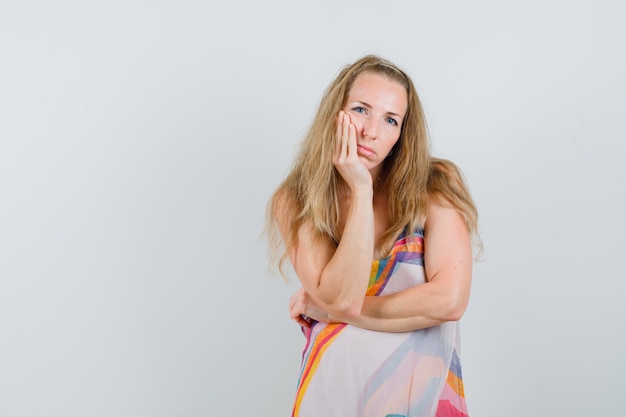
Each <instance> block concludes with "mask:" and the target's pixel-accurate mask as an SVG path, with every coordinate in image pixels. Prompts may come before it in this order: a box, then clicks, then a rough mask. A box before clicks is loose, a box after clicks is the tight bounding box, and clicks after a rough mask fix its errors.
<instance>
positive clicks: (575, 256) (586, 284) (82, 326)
mask: <svg viewBox="0 0 626 417" xmlns="http://www.w3.org/2000/svg"><path fill="white" fill-rule="evenodd" d="M625 17H626V6H624V3H623V2H621V1H618V0H615V1H608V0H605V1H598V0H589V1H571V0H570V1H565V0H563V1H550V0H545V1H532V0H531V1H487V0H482V1H440V2H435V1H400V0H399V1H388V2H383V1H373V0H366V1H363V0H362V1H355V0H352V1H330V0H324V1H314V2H311V1H308V2H304V1H296V0H273V1H252V0H243V1H230V2H206V1H184V0H183V1H169V2H166V1H147V0H146V1H138V0H125V1H106V2H105V1H28V0H21V1H17V0H16V1H11V0H1V1H0V416H3V417H22V416H24V417H26V416H28V417H34V416H65V417H69V416H116V417H126V416H128V417H130V416H142V417H143V416H146V417H148V416H149V417H152V416H155V417H160V416H163V417H174V416H175V417H205V416H218V415H219V416H221V415H235V414H236V415H248V416H268V417H270V416H271V417H274V416H287V415H290V412H291V405H292V404H291V403H292V399H293V396H294V393H295V385H296V378H297V375H298V367H299V363H300V354H301V350H302V348H303V347H304V338H303V336H302V334H301V333H300V331H299V329H298V328H297V325H295V323H293V322H291V321H290V320H289V317H288V309H287V303H288V299H289V296H290V295H291V294H292V293H293V292H294V291H295V290H296V289H297V288H298V285H297V279H295V278H293V277H292V278H291V283H290V284H287V283H285V282H283V280H282V279H281V278H280V277H278V276H271V275H268V274H267V273H266V270H267V266H268V263H267V260H266V245H265V242H264V240H263V238H262V237H260V236H261V232H262V229H263V224H264V211H265V205H266V201H267V199H268V197H269V196H270V194H271V193H272V191H273V190H274V189H275V187H276V186H277V185H278V183H279V182H280V181H281V179H282V178H283V177H284V175H285V174H286V172H287V171H288V169H289V167H290V165H291V163H292V161H293V157H294V154H295V152H296V150H297V147H298V143H299V141H300V140H301V138H302V136H303V135H304V132H305V131H306V129H307V127H308V125H309V123H310V121H311V119H312V117H313V114H314V112H315V109H316V106H317V104H318V103H319V100H320V98H321V95H322V92H323V90H324V89H325V88H326V86H327V85H328V83H329V82H330V81H331V80H332V78H333V77H334V76H335V75H336V74H337V72H338V71H339V69H340V68H341V67H342V66H344V65H346V64H348V63H351V62H352V61H354V60H356V59H357V58H359V57H360V56H362V55H364V54H366V53H375V54H379V55H381V56H383V57H385V58H388V59H390V60H392V61H394V62H395V63H397V64H398V65H399V66H401V67H402V68H403V69H405V70H406V71H407V72H408V73H409V74H410V75H411V76H412V77H413V79H414V81H415V84H416V86H417V88H418V91H419V93H420V96H421V99H422V101H423V103H424V107H425V111H426V114H427V118H428V123H429V129H430V133H431V137H432V142H433V151H434V154H435V155H437V156H440V157H444V158H449V159H451V160H453V161H454V162H456V163H457V164H458V165H460V167H461V168H462V169H463V171H464V173H465V175H466V177H467V180H468V182H469V184H470V187H471V189H472V191H473V194H474V197H475V199H476V201H477V204H478V207H479V210H480V216H481V217H480V231H481V234H482V238H483V241H484V244H485V252H484V254H483V256H482V260H481V261H480V262H479V263H477V264H476V266H475V269H474V282H473V289H472V296H471V302H470V306H469V309H468V311H467V313H466V315H465V317H464V318H463V320H462V337H463V350H462V361H463V365H464V369H463V371H464V380H465V387H466V395H467V403H468V407H469V410H470V414H471V415H472V416H480V417H496V416H504V415H506V416H509V417H528V416H535V417H539V416H556V415H568V416H600V415H624V413H626V410H625V408H624V405H623V404H624V403H623V401H622V400H620V398H621V395H623V391H624V388H625V385H624V375H625V374H626V360H625V358H624V352H626V340H625V338H626V331H625V330H624V319H625V318H626V314H625V313H624V310H623V302H622V300H623V299H624V292H625V290H626V285H625V284H624V281H625V279H626V266H625V253H626V243H625V239H624V232H625V231H626V228H625V221H624V216H625V213H626V210H625V208H626V207H625V204H624V200H625V198H626V191H625V190H626V187H625V185H624V181H625V180H626V168H625V167H624V166H625V156H626V152H625V151H626V145H625V141H626V127H625V124H624V115H625V114H626V83H625V82H624V75H625V74H626V60H625V54H624V50H626V48H625V40H626V26H624V19H625Z"/></svg>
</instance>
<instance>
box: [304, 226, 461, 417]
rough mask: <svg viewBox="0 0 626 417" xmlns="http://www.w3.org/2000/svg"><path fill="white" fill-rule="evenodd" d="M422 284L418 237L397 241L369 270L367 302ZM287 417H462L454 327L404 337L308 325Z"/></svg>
mask: <svg viewBox="0 0 626 417" xmlns="http://www.w3.org/2000/svg"><path fill="white" fill-rule="evenodd" d="M423 283H425V274H424V235H423V233H422V231H418V232H416V233H415V234H414V236H413V238H408V237H406V236H404V235H403V236H401V237H400V238H399V239H398V240H397V241H396V243H395V245H394V248H393V250H392V252H391V254H390V256H388V257H387V258H384V259H381V260H376V261H374V262H373V263H372V272H371V275H370V282H369V288H368V291H367V295H370V296H378V295H388V294H392V293H394V292H398V291H402V290H404V289H407V288H410V287H413V286H415V285H420V284H423ZM314 323H315V324H314V325H313V326H311V328H310V329H304V333H305V336H306V346H305V349H304V352H303V356H302V367H301V371H300V378H299V380H298V387H297V393H296V400H295V404H294V408H293V414H292V416H293V417H466V416H467V409H466V406H465V396H464V392H463V380H462V378H461V364H460V361H459V356H458V355H459V347H460V346H459V344H460V339H459V324H458V322H446V323H443V324H440V325H438V326H434V327H430V328H427V329H422V330H416V331H412V332H405V333H386V332H377V331H372V330H365V329H362V328H359V327H355V326H351V325H347V324H327V323H322V322H314Z"/></svg>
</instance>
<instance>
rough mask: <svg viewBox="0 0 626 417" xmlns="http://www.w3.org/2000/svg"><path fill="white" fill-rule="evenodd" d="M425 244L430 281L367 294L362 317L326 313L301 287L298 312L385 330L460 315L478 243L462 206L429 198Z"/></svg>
mask: <svg viewBox="0 0 626 417" xmlns="http://www.w3.org/2000/svg"><path fill="white" fill-rule="evenodd" d="M424 247H425V250H424V264H425V270H426V271H425V272H426V277H427V281H428V282H426V283H425V284H421V285H418V286H415V287H412V288H409V289H406V290H404V291H400V292H397V293H395V294H390V295H385V296H377V297H365V300H364V303H363V307H362V310H361V314H360V315H359V316H358V317H348V316H346V315H342V314H329V315H326V316H324V315H323V314H322V311H320V309H319V308H318V306H315V305H314V300H313V299H311V298H307V296H306V294H303V293H302V292H299V293H296V294H295V295H294V297H293V298H292V302H291V314H292V317H294V315H296V313H297V312H298V310H300V312H298V313H297V314H305V315H307V316H309V317H312V318H314V319H316V320H321V321H331V322H332V321H340V322H346V323H349V324H352V325H355V326H358V327H362V328H366V329H370V330H378V331H385V332H404V331H412V330H417V329H422V328H426V327H431V326H435V325H438V324H441V323H443V322H446V321H456V320H459V319H460V318H461V316H462V315H463V313H464V312H465V308H466V307H467V303H468V300H469V293H470V284H471V279H472V245H471V238H470V235H469V232H468V230H467V227H466V226H465V222H464V221H463V218H462V217H461V215H460V214H459V213H458V211H456V210H455V209H452V208H447V207H443V206H441V205H439V204H437V203H435V202H431V203H430V204H429V209H428V217H427V221H426V225H425V236H424ZM322 310H323V309H322ZM307 313H308V314H307Z"/></svg>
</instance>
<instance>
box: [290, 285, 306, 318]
mask: <svg viewBox="0 0 626 417" xmlns="http://www.w3.org/2000/svg"><path fill="white" fill-rule="evenodd" d="M304 296H305V291H304V288H300V289H299V290H298V291H296V292H295V293H294V294H293V295H292V296H291V299H290V300H289V316H290V317H291V319H292V320H293V321H295V322H296V323H298V324H299V325H300V326H304V327H310V323H309V321H308V320H307V317H306V316H305V314H306V309H305V305H304Z"/></svg>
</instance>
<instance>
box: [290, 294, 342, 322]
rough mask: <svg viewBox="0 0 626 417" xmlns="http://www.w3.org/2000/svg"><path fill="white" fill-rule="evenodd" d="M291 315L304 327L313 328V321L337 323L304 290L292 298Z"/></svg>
mask: <svg viewBox="0 0 626 417" xmlns="http://www.w3.org/2000/svg"><path fill="white" fill-rule="evenodd" d="M289 314H290V316H291V319H292V320H294V321H295V322H296V323H298V324H299V325H301V326H304V327H311V319H312V320H316V321H323V322H326V323H333V322H334V321H335V320H334V319H333V318H332V317H331V315H330V314H328V313H327V312H325V311H324V310H323V309H322V308H321V307H320V306H319V305H318V304H317V303H316V302H315V301H314V300H313V299H312V298H311V296H310V295H309V294H308V293H307V292H306V291H305V290H304V288H300V289H299V290H298V291H296V293H295V294H294V295H292V296H291V299H290V300H289Z"/></svg>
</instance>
